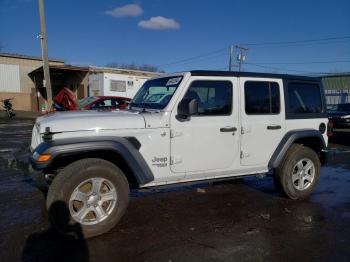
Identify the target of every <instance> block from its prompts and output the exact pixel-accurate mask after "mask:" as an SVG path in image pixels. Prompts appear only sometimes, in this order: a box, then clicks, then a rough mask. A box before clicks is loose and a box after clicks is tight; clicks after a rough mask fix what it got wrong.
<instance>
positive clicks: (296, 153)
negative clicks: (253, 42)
mask: <svg viewBox="0 0 350 262" xmlns="http://www.w3.org/2000/svg"><path fill="white" fill-rule="evenodd" d="M327 123H328V119H327V112H326V103H325V96H324V91H323V88H322V85H321V82H320V80H319V79H318V78H311V77H299V76H291V75H278V74H265V73H247V72H240V73H238V72H221V71H191V72H184V73H176V74H169V75H163V76H161V77H158V78H153V79H150V80H148V81H147V82H146V83H145V84H144V85H143V87H142V88H141V89H140V90H139V92H138V93H137V94H136V96H135V98H134V99H133V100H132V101H131V103H130V105H129V109H128V110H127V111H112V112H89V111H82V112H63V113H55V114H52V115H48V116H45V117H40V118H38V119H37V121H36V124H35V126H34V129H33V134H32V143H31V151H32V154H31V157H30V162H31V165H32V167H33V169H35V170H37V171H39V172H42V173H43V174H45V175H46V176H47V177H48V176H49V177H53V180H52V183H51V185H50V186H49V191H48V195H47V207H48V208H50V207H51V206H52V205H53V204H54V203H55V202H61V203H64V204H65V205H66V207H67V210H69V212H68V211H67V214H68V216H69V220H70V221H71V222H78V223H80V224H81V227H82V230H83V233H84V235H85V237H91V236H96V235H99V234H102V233H104V232H106V231H108V230H110V229H111V228H113V227H114V226H115V225H116V224H117V222H118V221H119V220H120V219H121V217H122V215H123V214H124V212H125V210H126V207H127V205H128V198H129V189H130V188H131V187H139V188H144V187H154V186H160V185H168V184H174V183H185V182H190V181H199V180H218V179H232V178H233V177H242V176H247V175H257V174H261V173H266V172H268V171H270V170H272V171H273V174H274V178H275V179H274V180H275V183H276V186H277V188H278V189H280V190H281V191H282V192H283V193H284V194H285V195H286V196H287V197H289V198H291V199H302V198H305V197H307V196H308V195H309V194H310V192H312V190H313V189H314V188H315V186H316V184H317V182H318V180H319V178H320V166H321V164H325V163H326V161H327V155H328V154H327V152H328V151H327V143H328V139H327ZM55 219H56V220H58V219H59V215H58V218H55V217H53V220H54V221H55ZM55 224H56V225H58V227H59V226H60V225H61V224H60V223H59V221H57V223H55Z"/></svg>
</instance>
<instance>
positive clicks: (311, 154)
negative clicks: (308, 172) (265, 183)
mask: <svg viewBox="0 0 350 262" xmlns="http://www.w3.org/2000/svg"><path fill="white" fill-rule="evenodd" d="M302 159H308V160H311V162H312V163H313V165H314V170H315V174H314V178H313V180H312V182H311V183H310V184H309V186H308V187H307V188H306V189H303V190H299V189H297V188H296V187H295V186H294V184H293V180H292V173H293V172H294V168H295V166H296V164H297V163H298V162H299V161H301V160H302ZM320 169H321V163H320V159H319V157H318V155H317V154H316V152H315V151H314V150H312V149H311V148H309V147H305V146H303V145H300V144H293V145H292V146H291V147H290V149H289V150H288V151H287V153H286V155H285V157H284V158H283V160H282V161H281V163H280V165H279V166H278V168H276V169H275V173H274V182H275V185H276V188H277V189H278V190H279V191H281V193H283V194H284V195H285V196H287V197H288V198H290V199H293V200H297V199H305V198H307V197H308V196H309V195H310V193H311V192H312V191H313V190H314V188H315V187H316V185H317V183H318V181H319V179H320Z"/></svg>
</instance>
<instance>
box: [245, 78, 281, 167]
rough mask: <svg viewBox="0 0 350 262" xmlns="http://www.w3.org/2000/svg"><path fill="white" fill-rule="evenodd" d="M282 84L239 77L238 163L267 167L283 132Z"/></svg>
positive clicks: (277, 81)
mask: <svg viewBox="0 0 350 262" xmlns="http://www.w3.org/2000/svg"><path fill="white" fill-rule="evenodd" d="M282 87H283V83H282V81H281V80H279V79H257V78H240V91H241V101H242V103H241V119H242V120H241V121H242V123H241V124H242V127H241V164H242V165H243V166H267V163H268V162H269V160H270V158H271V156H272V154H273V152H274V151H275V149H276V147H277V146H278V144H279V142H280V141H281V139H282V135H283V133H284V116H285V113H284V103H283V99H281V98H282V97H283V88H282Z"/></svg>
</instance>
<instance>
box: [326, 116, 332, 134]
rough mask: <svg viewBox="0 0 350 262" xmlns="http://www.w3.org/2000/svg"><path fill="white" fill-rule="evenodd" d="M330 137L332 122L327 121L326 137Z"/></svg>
mask: <svg viewBox="0 0 350 262" xmlns="http://www.w3.org/2000/svg"><path fill="white" fill-rule="evenodd" d="M332 135H333V122H332V120H329V121H328V124H327V136H332Z"/></svg>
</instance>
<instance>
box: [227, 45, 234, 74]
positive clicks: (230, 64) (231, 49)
mask: <svg viewBox="0 0 350 262" xmlns="http://www.w3.org/2000/svg"><path fill="white" fill-rule="evenodd" d="M232 54H233V45H231V47H230V63H229V66H228V71H232Z"/></svg>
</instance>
